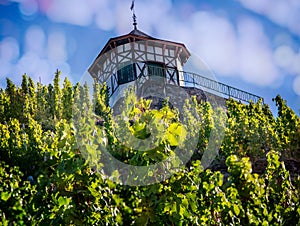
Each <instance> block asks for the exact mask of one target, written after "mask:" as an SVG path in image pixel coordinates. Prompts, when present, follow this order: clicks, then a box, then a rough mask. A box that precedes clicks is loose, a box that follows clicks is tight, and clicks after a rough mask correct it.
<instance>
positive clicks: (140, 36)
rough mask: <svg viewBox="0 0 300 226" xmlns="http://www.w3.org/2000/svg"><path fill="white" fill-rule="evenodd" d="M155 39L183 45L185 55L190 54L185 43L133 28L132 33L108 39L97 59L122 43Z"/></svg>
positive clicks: (165, 42) (163, 42) (164, 42)
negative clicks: (163, 38)
mask: <svg viewBox="0 0 300 226" xmlns="http://www.w3.org/2000/svg"><path fill="white" fill-rule="evenodd" d="M151 40H152V41H155V42H160V43H162V44H169V45H174V46H179V47H182V48H183V50H184V52H185V55H186V56H188V57H189V56H190V53H189V51H188V50H187V48H186V47H185V45H184V44H182V43H178V42H172V41H168V40H162V39H157V38H153V37H152V36H150V35H148V34H146V33H144V32H142V31H140V30H138V29H133V30H132V31H131V32H130V33H128V34H126V35H121V36H118V37H115V38H110V39H109V40H108V42H107V43H106V45H105V46H104V48H103V49H102V50H101V52H100V53H99V55H98V56H97V58H96V60H97V59H98V58H99V57H100V56H101V55H102V54H104V53H106V52H108V51H110V50H112V49H114V48H116V47H118V46H120V45H124V44H127V43H131V42H136V41H151Z"/></svg>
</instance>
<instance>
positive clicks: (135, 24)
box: [130, 0, 137, 30]
mask: <svg viewBox="0 0 300 226" xmlns="http://www.w3.org/2000/svg"><path fill="white" fill-rule="evenodd" d="M134 1H135V0H132V3H131V6H130V10H131V11H132V19H133V27H134V30H137V21H136V15H135V11H134Z"/></svg>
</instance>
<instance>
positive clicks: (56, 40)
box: [47, 32, 67, 62]
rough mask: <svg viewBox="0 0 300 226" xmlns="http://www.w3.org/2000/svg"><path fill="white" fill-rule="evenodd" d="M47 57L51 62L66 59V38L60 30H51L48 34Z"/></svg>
mask: <svg viewBox="0 0 300 226" xmlns="http://www.w3.org/2000/svg"><path fill="white" fill-rule="evenodd" d="M47 50H48V59H49V60H50V61H53V62H64V61H66V60H67V52H66V38H65V35H64V34H63V33H61V32H53V33H51V34H50V35H49V36H48V43H47Z"/></svg>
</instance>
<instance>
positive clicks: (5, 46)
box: [0, 37, 19, 62]
mask: <svg viewBox="0 0 300 226" xmlns="http://www.w3.org/2000/svg"><path fill="white" fill-rule="evenodd" d="M18 57H19V44H18V42H17V40H16V39H15V38H12V37H7V38H5V39H3V40H2V41H1V42H0V59H2V60H3V61H4V60H5V61H7V62H10V61H13V60H16V59H18Z"/></svg>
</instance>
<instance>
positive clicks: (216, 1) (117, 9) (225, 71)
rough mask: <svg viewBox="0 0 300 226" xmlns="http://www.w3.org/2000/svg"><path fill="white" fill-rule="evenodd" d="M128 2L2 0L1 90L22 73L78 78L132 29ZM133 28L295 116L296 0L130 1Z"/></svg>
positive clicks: (298, 107)
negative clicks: (282, 104)
mask: <svg viewBox="0 0 300 226" xmlns="http://www.w3.org/2000/svg"><path fill="white" fill-rule="evenodd" d="M130 5H131V0H72V1H70V0H0V87H5V84H6V81H5V78H6V77H9V78H11V79H12V80H13V81H14V82H16V83H18V84H19V83H20V81H21V76H22V74H24V73H27V74H28V75H30V76H31V77H32V78H34V80H36V81H39V79H40V80H41V81H42V82H43V83H45V84H47V83H49V82H51V81H52V79H53V74H54V72H55V71H56V69H59V70H61V71H62V73H63V76H67V77H68V78H69V79H70V80H71V81H72V82H77V81H79V80H80V78H81V77H82V76H83V74H84V73H85V71H86V70H87V68H88V67H89V65H90V64H91V63H92V61H93V60H94V59H95V57H96V56H97V55H98V53H99V52H100V50H101V49H102V47H103V46H104V45H105V43H106V42H107V40H108V39H109V38H110V37H115V36H118V35H122V34H126V33H129V32H130V31H131V30H132V19H131V16H132V14H131V11H130ZM135 11H136V15H137V18H138V28H139V29H140V30H141V31H143V32H145V33H147V34H149V35H151V36H154V37H157V38H161V39H168V40H172V41H177V42H182V43H184V44H185V45H186V46H187V47H188V49H189V50H190V51H191V52H193V54H196V55H197V56H199V57H200V58H201V59H203V61H205V62H206V63H207V65H208V66H209V67H210V68H211V69H212V70H213V72H214V73H215V76H216V79H217V80H218V81H220V82H223V83H226V84H229V85H232V86H234V87H237V88H240V89H244V90H246V91H249V92H252V93H255V94H257V95H260V96H263V97H264V99H265V102H266V103H268V104H270V106H271V109H272V110H274V109H275V105H274V103H273V102H272V98H273V97H275V96H276V95H277V94H280V95H281V96H282V97H283V98H284V99H286V100H287V101H288V105H289V106H291V107H292V108H293V109H294V110H295V112H296V113H298V114H299V111H300V1H299V0H226V1H224V0H184V1H183V0H172V1H171V0H136V1H135Z"/></svg>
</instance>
